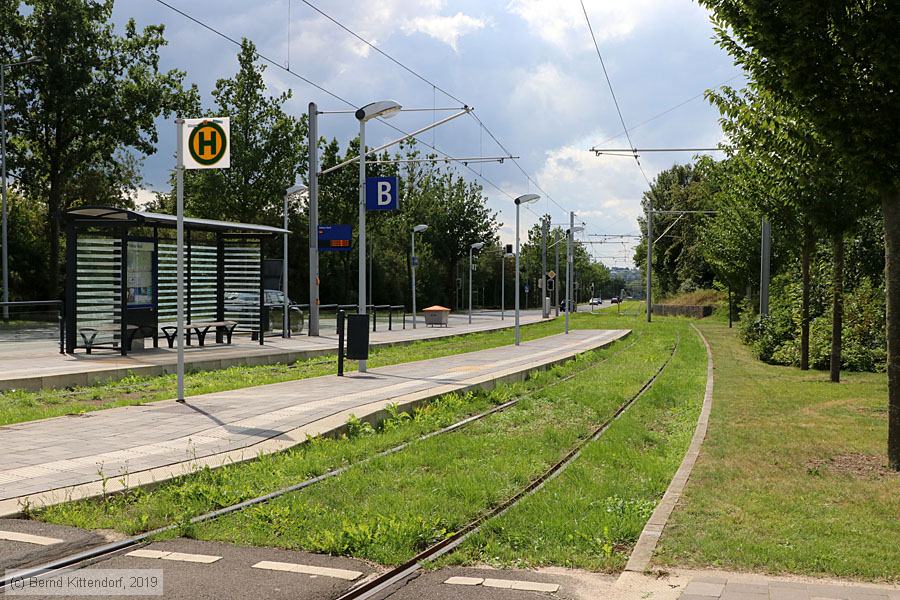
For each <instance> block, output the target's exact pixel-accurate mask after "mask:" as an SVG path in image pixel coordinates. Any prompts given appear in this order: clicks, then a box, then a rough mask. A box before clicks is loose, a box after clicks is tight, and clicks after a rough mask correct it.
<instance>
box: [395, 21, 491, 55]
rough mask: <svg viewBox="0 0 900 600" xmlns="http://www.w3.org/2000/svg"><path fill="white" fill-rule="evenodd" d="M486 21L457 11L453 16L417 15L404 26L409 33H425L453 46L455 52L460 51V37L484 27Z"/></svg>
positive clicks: (405, 31) (404, 29)
mask: <svg viewBox="0 0 900 600" xmlns="http://www.w3.org/2000/svg"><path fill="white" fill-rule="evenodd" d="M485 25H486V23H485V21H484V20H482V19H476V18H475V17H472V16H469V15H466V14H463V13H461V12H458V13H456V14H455V15H453V16H443V15H432V16H426V17H416V18H415V19H409V20H408V21H406V22H405V23H404V24H403V26H402V28H403V32H404V33H406V34H407V35H411V34H413V33H424V34H425V35H429V36H431V37H433V38H434V39H436V40H440V41H442V42H444V43H445V44H447V45H448V46H450V47H451V48H453V51H454V52H457V51H458V48H457V45H456V43H457V41H458V40H459V38H460V37H462V36H464V35H466V34H468V33H472V32H473V31H478V30H479V29H484V27H485Z"/></svg>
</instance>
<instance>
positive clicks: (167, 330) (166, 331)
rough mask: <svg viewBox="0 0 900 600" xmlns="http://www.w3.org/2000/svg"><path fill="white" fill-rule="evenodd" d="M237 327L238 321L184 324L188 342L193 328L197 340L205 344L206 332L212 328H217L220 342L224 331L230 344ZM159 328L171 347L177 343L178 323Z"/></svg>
mask: <svg viewBox="0 0 900 600" xmlns="http://www.w3.org/2000/svg"><path fill="white" fill-rule="evenodd" d="M235 327H237V321H204V322H202V323H187V324H186V325H185V326H184V334H185V339H186V342H187V343H188V344H190V343H191V330H193V331H194V334H195V335H196V336H197V341H198V342H200V345H201V346H203V345H205V342H206V334H208V333H209V330H210V329H215V330H216V334H217V335H216V341H217V342H218V341H219V340H220V339H221V336H220V335H219V334H221V333H224V334H225V335H226V337H227V338H228V341H227V342H225V343H227V344H230V343H231V336H232V335H233V334H234V328H235ZM159 329H160V331H162V332H163V335H165V336H166V341H167V342H168V343H169V348H171V347H172V346H173V345H174V344H175V339H176V337H177V336H178V327H177V326H176V325H163V326H162V327H160V328H159Z"/></svg>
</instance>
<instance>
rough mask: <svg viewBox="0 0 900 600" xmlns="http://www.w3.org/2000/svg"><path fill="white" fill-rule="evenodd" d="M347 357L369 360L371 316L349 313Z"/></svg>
mask: <svg viewBox="0 0 900 600" xmlns="http://www.w3.org/2000/svg"><path fill="white" fill-rule="evenodd" d="M347 358H348V359H350V360H368V358H369V316H368V315H347Z"/></svg>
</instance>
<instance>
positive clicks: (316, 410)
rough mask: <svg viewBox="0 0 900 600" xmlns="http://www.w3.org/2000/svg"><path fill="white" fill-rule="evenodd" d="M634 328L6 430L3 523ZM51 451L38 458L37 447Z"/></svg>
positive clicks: (0, 461)
mask: <svg viewBox="0 0 900 600" xmlns="http://www.w3.org/2000/svg"><path fill="white" fill-rule="evenodd" d="M627 333H628V332H627V330H575V331H572V332H571V333H570V334H569V335H563V334H559V335H555V336H549V337H546V338H541V339H538V340H533V341H529V342H525V343H523V344H522V345H521V346H518V347H517V346H502V347H499V348H492V349H488V350H482V351H478V352H470V353H466V354H458V355H454V356H448V357H444V358H440V359H432V360H425V361H419V362H415V363H405V364H400V365H393V366H389V367H384V368H379V369H372V370H370V371H369V373H367V374H360V373H351V374H348V375H347V376H345V377H336V376H328V377H317V378H313V379H305V380H298V381H288V382H283V383H276V384H271V385H265V386H258V387H254V388H245V389H240V390H231V391H227V392H218V393H214V394H205V395H201V396H193V397H191V398H189V399H188V402H187V403H185V404H178V403H176V402H173V401H163V402H155V403H152V404H148V405H144V406H125V407H119V408H113V409H109V410H104V411H97V412H94V413H91V415H90V417H89V418H83V417H78V418H73V417H57V418H53V419H44V420H40V421H33V422H28V423H19V424H16V425H9V426H6V427H3V428H0V440H2V441H3V443H4V444H5V445H6V446H7V447H9V448H11V449H12V450H10V451H8V452H6V453H4V454H2V455H0V477H2V478H3V480H4V482H5V483H3V485H2V486H0V516H8V515H13V514H16V513H18V512H20V511H21V505H22V504H23V503H25V502H28V503H30V504H31V505H35V506H41V505H47V504H52V503H57V502H62V501H66V500H69V499H74V498H82V497H87V496H92V495H98V494H101V493H104V492H112V491H116V490H118V489H122V488H124V487H131V486H135V485H142V484H146V483H151V482H155V481H160V480H163V479H167V478H171V477H175V476H178V475H181V474H184V473H186V472H190V471H191V470H194V469H196V468H200V467H203V466H219V465H221V464H225V463H228V462H234V461H241V460H248V459H251V458H253V457H255V456H257V455H258V454H259V453H270V452H277V451H279V450H283V449H285V448H288V447H290V446H293V445H296V444H297V443H300V442H302V441H303V440H305V439H306V437H307V435H318V434H322V433H326V432H329V431H333V430H335V429H336V428H339V427H342V426H344V424H345V423H346V420H347V418H348V417H349V416H350V414H355V415H356V416H357V417H360V418H362V417H364V416H366V415H372V414H376V413H377V412H378V411H382V410H384V408H385V407H386V406H387V405H388V404H392V403H393V404H399V405H414V404H416V403H418V402H422V401H425V400H427V399H430V398H434V397H437V396H440V395H442V394H446V393H450V392H454V391H464V390H468V389H473V388H479V387H481V388H483V387H492V386H493V385H495V384H496V383H497V382H501V381H508V380H517V379H521V378H523V377H525V376H526V375H527V373H529V372H530V371H533V370H536V369H544V368H547V367H549V366H551V365H553V364H556V363H558V362H561V361H563V360H567V359H569V358H571V357H572V356H575V355H577V354H579V353H582V352H585V351H588V350H591V349H594V348H597V347H600V346H603V345H606V344H609V343H612V342H613V341H614V340H616V339H619V338H621V337H623V336H625V335H627ZM36 439H37V440H43V441H46V442H47V443H48V444H51V445H48V446H46V447H44V448H41V449H40V450H38V451H34V450H22V448H29V447H32V446H31V444H32V443H33V442H34V440H36Z"/></svg>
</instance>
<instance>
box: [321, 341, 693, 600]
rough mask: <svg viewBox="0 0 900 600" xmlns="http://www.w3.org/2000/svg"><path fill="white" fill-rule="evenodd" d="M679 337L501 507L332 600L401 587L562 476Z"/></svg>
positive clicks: (621, 410)
mask: <svg viewBox="0 0 900 600" xmlns="http://www.w3.org/2000/svg"><path fill="white" fill-rule="evenodd" d="M678 342H679V338H677V337H676V339H675V344H674V345H673V346H672V352H671V353H670V354H669V356H668V357H667V358H666V360H665V361H664V362H663V364H662V365H661V366H660V367H659V369H658V370H657V371H656V373H654V374H653V375H652V376H651V377H650V379H648V380H647V381H646V382H645V383H644V385H643V386H641V388H640V389H639V390H638V391H637V393H635V394H634V395H633V396H632V397H631V398H629V399H628V400H626V401H625V402H624V403H622V404H621V405H620V406H619V408H618V409H616V411H615V412H614V413H613V414H612V416H610V417H609V418H608V419H606V420H605V421H604V422H603V423H602V424H600V425H599V426H598V427H597V428H596V429H595V430H594V431H593V433H592V434H591V435H590V436H589V437H587V438H585V439H584V440H582V441H581V442H579V443H578V444H576V445H575V447H574V448H572V449H571V450H570V451H569V452H568V453H566V455H565V456H563V458H562V459H560V460H559V461H558V462H557V463H555V464H554V465H553V466H551V467H550V468H549V469H547V470H546V471H544V473H542V474H541V475H540V476H539V477H538V478H537V479H534V480H533V481H532V482H531V483H529V484H528V485H527V486H526V487H524V488H522V489H521V490H520V491H519V492H517V493H516V494H515V495H513V496H511V497H509V498H508V499H506V500H505V501H504V502H502V503H501V504H499V505H497V506H496V507H495V508H493V509H491V510H490V511H488V512H487V513H485V514H483V515H481V516H479V517H477V518H476V519H475V520H473V521H471V522H470V523H469V524H468V525H466V526H464V527H463V528H462V529H460V530H458V531H457V532H456V533H454V534H453V535H451V536H449V537H447V538H445V539H443V540H441V541H439V542H437V543H436V544H433V545H432V546H430V547H429V548H426V549H425V550H423V551H422V552H420V553H418V554H416V555H415V556H414V557H412V558H411V559H409V560H408V561H406V562H405V563H403V564H401V565H399V566H397V567H395V568H393V569H391V570H389V571H386V572H385V573H382V574H381V575H379V576H377V577H374V578H372V579H369V580H368V581H365V582H363V583H361V584H359V585H357V586H356V587H353V588H351V589H350V590H348V591H346V592H344V593H343V594H341V595H340V596H338V597H337V599H336V600H366V599H369V598H373V597H375V596H376V595H378V594H381V593H382V592H386V591H388V590H389V588H391V587H393V586H396V585H398V584H400V585H405V584H406V583H408V582H409V581H410V580H411V579H412V578H413V577H414V576H415V574H416V572H417V571H418V570H419V569H420V568H421V567H422V563H423V562H425V561H430V560H434V559H436V558H439V557H441V556H443V555H444V554H447V553H449V552H452V551H453V550H454V549H456V548H457V547H458V546H459V545H460V544H462V543H463V542H464V541H465V540H466V539H467V538H468V537H469V536H471V535H472V534H473V533H475V532H476V531H478V530H479V529H480V528H481V526H482V525H484V524H485V523H486V522H488V521H489V520H491V519H493V518H494V517H499V516H501V515H502V514H504V513H505V512H506V511H508V510H509V509H510V508H512V507H513V506H515V505H516V504H517V503H518V502H519V501H520V500H522V499H524V498H526V497H528V496H530V495H532V494H534V493H535V492H537V491H538V490H540V489H541V488H542V487H544V485H546V483H547V482H548V481H551V480H553V479H554V478H556V477H557V476H558V475H559V474H560V473H562V472H563V471H564V470H565V469H566V467H568V466H569V465H570V464H571V463H572V462H574V461H575V460H576V459H577V458H578V457H579V456H580V455H581V452H582V450H583V449H584V448H585V447H586V446H587V445H588V444H590V443H591V442H594V441H596V440H598V439H599V438H600V437H601V436H602V435H603V434H604V433H606V431H607V430H608V429H609V427H610V426H611V425H612V424H613V423H614V422H615V421H616V420H618V418H619V417H621V416H622V414H624V413H625V411H626V410H628V409H629V408H630V407H631V406H632V405H633V404H634V403H635V402H636V401H637V400H638V399H639V398H640V397H641V396H643V395H644V393H645V392H646V391H647V390H648V389H650V387H651V386H652V385H653V384H654V383H655V382H656V379H657V377H659V375H660V374H661V373H662V372H663V370H664V369H665V368H666V366H668V364H669V363H670V362H671V361H672V358H673V357H674V356H675V351H676V350H677V349H678ZM392 593H393V592H390V593H389V594H388V595H391V594H392Z"/></svg>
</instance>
